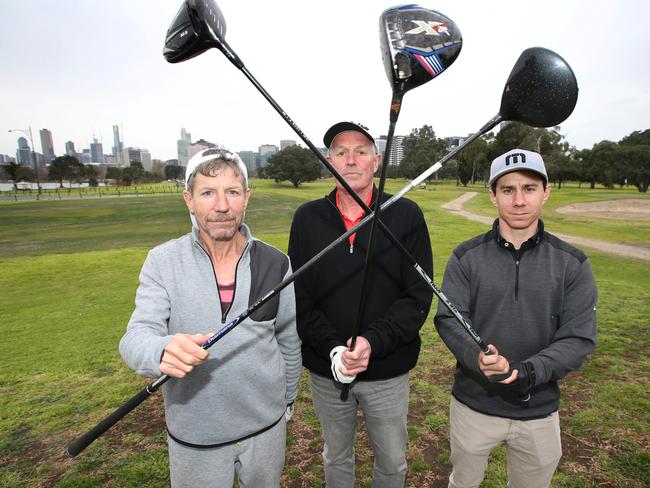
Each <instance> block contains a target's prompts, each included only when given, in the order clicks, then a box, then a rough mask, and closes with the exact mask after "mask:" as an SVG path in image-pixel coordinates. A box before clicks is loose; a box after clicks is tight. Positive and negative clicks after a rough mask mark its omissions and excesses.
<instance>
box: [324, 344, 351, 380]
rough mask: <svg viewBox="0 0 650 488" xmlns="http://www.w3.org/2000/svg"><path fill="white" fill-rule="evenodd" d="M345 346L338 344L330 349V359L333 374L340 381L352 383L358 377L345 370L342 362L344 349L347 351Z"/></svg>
mask: <svg viewBox="0 0 650 488" xmlns="http://www.w3.org/2000/svg"><path fill="white" fill-rule="evenodd" d="M347 350H348V349H347V347H345V346H336V347H335V348H334V349H332V350H331V351H330V359H331V360H332V376H334V379H335V380H336V381H338V382H339V383H352V382H353V381H354V379H355V378H356V375H347V374H345V373H344V372H343V370H344V368H343V363H342V362H341V356H342V355H343V352H344V351H347Z"/></svg>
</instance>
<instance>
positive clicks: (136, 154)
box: [122, 147, 152, 171]
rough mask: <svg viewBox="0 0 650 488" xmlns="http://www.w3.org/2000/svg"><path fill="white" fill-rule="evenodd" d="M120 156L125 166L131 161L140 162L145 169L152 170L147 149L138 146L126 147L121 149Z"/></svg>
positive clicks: (129, 164)
mask: <svg viewBox="0 0 650 488" xmlns="http://www.w3.org/2000/svg"><path fill="white" fill-rule="evenodd" d="M122 158H123V159H124V164H125V165H126V166H131V163H132V162H138V163H142V167H143V168H144V170H145V171H151V170H152V163H151V154H150V153H149V150H147V149H140V148H139V147H127V148H124V151H122Z"/></svg>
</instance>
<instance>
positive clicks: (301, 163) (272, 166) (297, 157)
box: [263, 146, 321, 188]
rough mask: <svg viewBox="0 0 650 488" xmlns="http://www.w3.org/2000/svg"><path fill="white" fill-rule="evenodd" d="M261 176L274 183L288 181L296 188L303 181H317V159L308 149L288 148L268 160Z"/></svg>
mask: <svg viewBox="0 0 650 488" xmlns="http://www.w3.org/2000/svg"><path fill="white" fill-rule="evenodd" d="M263 174H264V177H266V178H269V179H273V180H275V182H276V183H279V182H280V181H284V180H288V181H290V182H291V184H292V185H293V186H294V187H295V188H298V187H299V186H300V184H301V183H303V182H305V181H315V180H317V179H318V178H319V177H320V174H321V173H320V164H319V163H318V159H317V158H316V156H314V154H313V153H312V152H311V151H310V150H309V149H307V148H304V147H300V146H289V147H287V148H285V149H283V150H282V151H279V152H277V153H275V154H274V155H273V156H271V157H270V158H269V164H268V165H267V166H266V167H265V168H264V171H263Z"/></svg>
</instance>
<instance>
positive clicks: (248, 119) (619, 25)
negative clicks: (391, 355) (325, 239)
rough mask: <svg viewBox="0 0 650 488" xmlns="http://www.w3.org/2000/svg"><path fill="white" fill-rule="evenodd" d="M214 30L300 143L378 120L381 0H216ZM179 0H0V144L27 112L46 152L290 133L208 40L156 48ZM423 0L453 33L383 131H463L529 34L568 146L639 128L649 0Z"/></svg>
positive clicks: (495, 92) (12, 140) (242, 142)
mask: <svg viewBox="0 0 650 488" xmlns="http://www.w3.org/2000/svg"><path fill="white" fill-rule="evenodd" d="M218 4H219V6H220V8H221V10H222V12H223V14H224V16H225V19H226V23H227V26H228V30H227V34H226V39H227V41H228V43H229V44H230V46H231V47H232V48H233V50H234V51H235V52H236V53H237V54H238V55H239V57H240V58H241V59H242V61H243V62H244V63H245V65H246V67H247V68H248V70H249V71H250V72H251V73H252V74H253V76H254V77H255V78H257V80H258V81H259V82H260V83H261V84H262V86H264V88H265V89H266V90H267V91H268V92H269V93H270V95H271V96H272V97H273V98H274V99H275V100H276V101H277V103H278V104H279V105H280V106H281V107H282V108H283V109H284V110H285V112H286V113H287V114H288V115H289V116H290V117H291V118H292V119H293V120H294V121H295V123H296V124H297V125H298V126H299V127H300V128H301V130H302V131H303V132H304V133H305V134H306V135H307V136H308V137H309V138H310V139H311V140H312V141H313V142H314V144H315V145H316V146H321V145H322V134H323V132H324V131H325V130H326V129H327V128H328V127H329V126H330V125H331V124H332V123H334V122H337V121H340V120H352V121H358V122H362V123H364V124H365V125H367V126H368V127H369V128H370V131H371V133H372V134H373V135H375V136H379V135H381V134H385V133H386V132H387V129H388V123H389V120H388V114H389V108H390V85H389V83H388V80H387V78H386V75H385V73H384V68H383V65H382V62H381V55H380V49H379V35H378V21H379V16H380V15H381V12H382V11H383V10H384V9H385V8H387V7H391V6H394V5H396V3H395V2H394V1H385V0H354V1H352V0H327V1H321V2H310V1H305V0H302V1H297V0H295V1H294V0H276V1H272V2H271V1H253V2H244V1H241V0H220V1H219V2H218ZM180 5H181V1H180V0H76V1H75V0H32V1H24V0H1V2H0V70H1V76H0V80H1V81H0V83H1V84H0V87H1V90H0V153H2V154H9V155H12V156H15V153H16V146H17V144H16V139H17V137H18V136H19V135H20V134H16V133H9V132H8V129H24V128H27V127H28V126H30V125H31V127H32V131H33V134H34V142H35V146H36V150H37V151H39V152H40V151H41V144H40V138H39V136H38V131H39V129H42V128H47V129H49V130H51V131H52V133H53V139H54V150H55V152H56V153H57V154H62V153H63V152H64V144H65V142H66V141H68V140H71V141H73V142H74V143H75V146H76V148H77V150H78V151H79V150H81V149H82V148H87V147H89V144H90V142H91V139H92V137H93V134H94V135H95V136H96V137H97V138H98V139H103V143H104V152H105V153H107V154H108V153H110V152H111V146H112V145H113V139H112V125H113V124H119V125H120V126H121V127H122V130H123V132H122V134H123V141H124V142H125V144H126V145H127V146H137V147H141V148H146V149H149V150H150V151H151V154H152V157H154V158H158V159H163V160H164V159H170V158H175V157H176V140H177V139H178V138H179V136H180V129H181V127H185V128H186V129H187V130H188V131H189V132H190V133H191V134H192V139H193V140H196V139H199V138H205V139H207V140H209V141H212V142H216V143H220V144H223V145H225V146H226V147H228V148H230V149H232V150H236V151H240V150H257V148H258V146H259V145H261V144H276V145H279V143H280V140H281V139H294V140H299V138H298V136H297V135H296V134H295V133H294V132H293V131H292V129H291V128H290V127H289V126H288V125H287V124H286V122H285V121H284V120H282V118H281V117H280V116H279V115H278V114H277V113H276V112H275V111H274V110H273V108H272V107H271V105H269V103H268V102H267V101H266V100H265V99H264V98H263V97H262V95H261V94H260V93H259V92H258V91H257V90H256V89H255V88H254V87H253V85H252V84H251V83H250V82H249V81H248V80H247V79H246V78H245V77H244V75H243V73H241V72H240V71H239V70H238V69H237V68H235V67H234V66H233V65H232V64H230V62H229V61H228V60H227V59H226V58H225V56H223V55H222V54H221V53H220V52H219V51H217V50H215V49H211V50H209V51H208V52H206V53H204V54H202V55H201V56H199V57H196V58H194V59H191V60H189V61H186V62H184V63H180V64H169V63H167V62H166V61H165V59H164V58H163V56H162V48H163V43H164V37H165V33H166V31H167V28H168V27H169V24H170V23H171V21H172V19H173V18H174V16H175V15H176V12H177V11H178V9H179V7H180ZM420 5H422V6H423V7H427V8H431V9H434V10H438V11H439V12H442V13H443V14H445V15H447V16H448V17H449V18H451V19H452V20H453V21H454V22H455V23H456V24H457V26H458V27H459V28H460V30H461V32H462V34H463V48H462V51H461V53H460V56H459V57H458V59H457V60H456V62H455V63H454V65H452V66H451V67H450V68H449V69H448V70H447V71H446V72H444V73H443V74H442V75H440V76H439V77H438V78H436V79H434V80H432V81H431V82H429V83H427V84H425V85H422V86H421V87H419V88H417V89H415V90H412V91H411V92H409V93H407V94H406V96H405V97H404V102H403V105H402V111H401V114H400V118H399V121H398V123H397V130H396V133H397V134H403V135H407V134H409V133H410V131H411V129H413V128H419V127H421V126H422V125H424V124H429V125H431V126H433V128H434V130H435V132H436V135H437V136H439V137H444V136H453V135H456V136H463V135H467V134H468V133H471V132H475V131H477V130H478V129H479V128H480V127H481V126H482V125H483V124H484V123H485V122H487V121H488V120H489V119H490V118H491V117H493V116H494V115H495V114H496V113H497V111H498V108H499V103H500V99H501V93H502V91H503V86H504V83H505V81H506V79H507V77H508V74H509V73H510V70H511V68H512V66H513V65H514V63H515V61H516V60H517V58H518V57H519V54H520V53H521V52H522V51H523V50H524V49H526V48H528V47H532V46H542V47H546V48H549V49H552V50H554V51H556V52H557V53H558V54H560V55H561V56H562V57H564V59H566V61H567V62H568V63H569V64H570V65H571V66H572V68H573V70H574V71H575V73H576V77H577V79H578V85H579V88H580V95H579V98H578V104H577V106H576V109H575V111H574V112H573V114H572V115H571V117H569V119H567V121H565V122H564V123H563V124H562V126H561V127H562V132H563V133H564V134H565V135H566V137H567V140H568V141H569V142H570V143H571V144H572V145H574V146H576V147H578V148H584V147H591V146H592V145H593V144H594V143H596V142H599V141H601V140H603V139H609V140H614V141H617V140H619V139H620V138H622V137H623V136H625V135H627V134H629V133H630V132H632V131H634V130H644V129H647V128H650V63H649V62H648V48H650V29H648V26H647V21H648V20H647V19H648V18H650V2H647V1H645V0H622V1H616V2H611V1H602V0H598V1H586V0H584V1H572V0H562V1H557V0H538V1H535V2H530V1H526V2H524V1H521V0H498V1H497V0H494V1H491V2H487V1H484V0H481V1H479V0H476V1H473V0H472V1H469V0H465V1H463V0H438V1H437V2H425V1H421V2H420Z"/></svg>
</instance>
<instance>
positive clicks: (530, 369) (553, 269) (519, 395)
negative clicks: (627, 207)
mask: <svg viewBox="0 0 650 488" xmlns="http://www.w3.org/2000/svg"><path fill="white" fill-rule="evenodd" d="M550 190H551V189H550V187H549V186H548V177H547V174H546V167H545V166H544V161H543V160H542V157H541V156H540V155H539V154H537V153H534V152H531V151H525V150H521V149H513V150H512V151H508V152H507V153H505V154H503V155H501V156H499V157H498V158H496V159H495V160H494V161H493V162H492V166H491V169H490V199H491V200H492V203H493V204H494V205H495V207H496V208H497V211H498V218H497V219H496V220H495V221H494V224H493V226H492V229H491V230H490V231H489V232H487V233H485V234H483V235H480V236H477V237H475V238H473V239H470V240H468V241H466V242H463V243H462V244H461V245H460V246H458V247H457V248H456V249H455V250H454V252H453V253H452V255H451V256H450V258H449V261H448V263H447V268H446V270H445V276H444V280H443V286H442V289H443V292H444V293H445V294H446V295H447V297H448V298H449V300H451V302H452V303H454V304H455V305H456V306H457V308H458V310H459V311H460V313H461V314H463V316H464V317H466V318H467V319H468V321H469V322H470V323H471V324H472V327H473V328H474V329H475V330H476V331H477V332H478V334H479V335H480V336H481V337H482V338H483V340H485V341H486V342H487V343H489V344H490V346H489V347H490V350H491V351H492V354H490V355H485V354H483V353H482V352H480V350H479V349H478V348H477V347H476V345H475V344H474V342H473V341H472V340H471V339H470V337H469V335H468V334H467V333H466V332H465V331H464V330H463V328H462V327H459V326H458V324H457V323H456V322H455V319H454V318H453V316H452V315H451V314H450V313H449V312H448V310H447V309H446V308H445V307H444V306H442V305H439V306H438V311H437V313H436V316H435V324H436V328H437V329H438V333H439V334H440V336H441V337H442V339H443V340H444V341H445V344H446V345H447V347H449V349H450V350H451V352H452V353H453V354H454V356H455V357H456V360H457V363H456V371H455V374H454V385H453V388H452V400H451V406H450V427H451V429H450V443H451V462H452V465H453V470H452V473H451V476H450V478H449V486H450V487H453V488H460V487H477V486H479V484H480V483H481V481H482V480H483V475H484V472H485V468H486V467H487V462H488V457H489V454H490V452H491V450H492V449H493V448H494V447H495V446H496V445H497V444H499V443H501V442H503V443H505V445H506V449H507V455H508V478H509V485H508V486H511V487H513V488H517V487H519V488H524V487H525V488H535V487H547V486H549V485H550V483H551V478H552V477H553V473H554V472H555V469H556V467H557V464H558V462H559V460H560V457H561V455H562V447H561V443H560V426H559V419H558V407H559V400H560V390H559V386H558V380H559V379H561V378H563V377H564V376H565V375H566V374H567V373H568V372H570V371H574V370H577V369H578V368H580V366H581V365H582V363H583V361H584V360H585V358H586V356H587V355H588V354H589V353H591V352H592V351H593V349H594V347H595V343H596V302H597V290H596V284H595V282H594V278H593V275H592V272H591V266H590V264H589V261H588V259H587V257H586V256H585V254H584V253H583V252H582V251H580V250H579V249H576V248H575V247H572V246H570V245H569V244H567V243H566V242H564V241H562V240H560V239H558V238H557V237H555V236H554V235H552V234H549V233H548V232H546V231H545V230H544V224H543V222H542V221H541V220H540V214H541V211H542V207H543V205H544V203H545V202H546V200H547V199H548V197H549V195H550Z"/></svg>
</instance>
